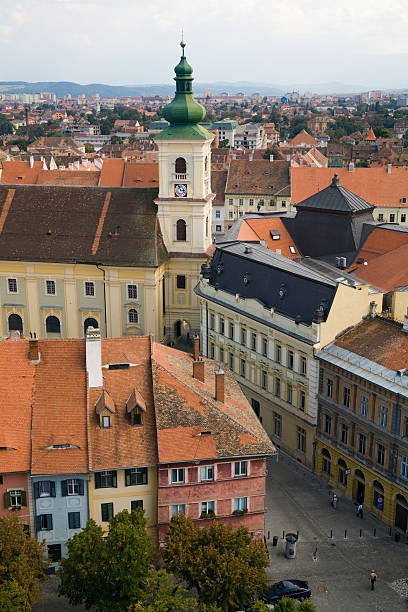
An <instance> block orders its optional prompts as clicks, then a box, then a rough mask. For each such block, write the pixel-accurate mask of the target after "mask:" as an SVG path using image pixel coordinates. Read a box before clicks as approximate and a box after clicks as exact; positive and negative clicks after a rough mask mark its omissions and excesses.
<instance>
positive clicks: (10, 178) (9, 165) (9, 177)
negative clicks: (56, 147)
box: [1, 161, 43, 185]
mask: <svg viewBox="0 0 408 612" xmlns="http://www.w3.org/2000/svg"><path fill="white" fill-rule="evenodd" d="M42 167H43V162H41V161H35V162H34V164H33V167H32V168H31V167H30V162H29V161H4V162H3V171H2V173H1V183H4V184H8V185H35V184H36V183H37V180H38V174H39V172H40V170H42Z"/></svg>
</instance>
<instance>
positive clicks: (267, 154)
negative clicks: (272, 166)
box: [263, 145, 281, 161]
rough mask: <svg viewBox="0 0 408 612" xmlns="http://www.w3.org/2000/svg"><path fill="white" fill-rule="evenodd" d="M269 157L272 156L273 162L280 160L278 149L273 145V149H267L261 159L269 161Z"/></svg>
mask: <svg viewBox="0 0 408 612" xmlns="http://www.w3.org/2000/svg"><path fill="white" fill-rule="evenodd" d="M271 155H273V159H274V161H276V160H277V159H281V156H280V153H279V149H278V147H277V146H276V145H273V147H268V148H267V149H266V151H265V153H264V154H263V158H264V159H270V156H271Z"/></svg>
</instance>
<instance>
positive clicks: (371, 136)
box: [364, 127, 377, 142]
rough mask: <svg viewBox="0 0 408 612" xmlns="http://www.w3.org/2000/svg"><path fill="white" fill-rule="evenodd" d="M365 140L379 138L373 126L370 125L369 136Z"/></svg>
mask: <svg viewBox="0 0 408 612" xmlns="http://www.w3.org/2000/svg"><path fill="white" fill-rule="evenodd" d="M364 140H369V141H374V142H375V141H376V140H377V136H376V135H375V134H374V130H373V128H371V127H370V129H369V132H368V134H367V136H366V137H365V138H364Z"/></svg>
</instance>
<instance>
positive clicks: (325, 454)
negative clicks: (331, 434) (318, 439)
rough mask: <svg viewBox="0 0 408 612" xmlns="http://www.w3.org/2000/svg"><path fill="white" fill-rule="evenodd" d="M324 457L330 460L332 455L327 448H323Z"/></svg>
mask: <svg viewBox="0 0 408 612" xmlns="http://www.w3.org/2000/svg"><path fill="white" fill-rule="evenodd" d="M322 455H323V457H327V458H328V459H330V453H329V451H328V450H327V448H322Z"/></svg>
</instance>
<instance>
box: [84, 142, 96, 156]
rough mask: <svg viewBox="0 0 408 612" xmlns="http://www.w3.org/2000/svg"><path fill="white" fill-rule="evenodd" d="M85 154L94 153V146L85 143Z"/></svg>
mask: <svg viewBox="0 0 408 612" xmlns="http://www.w3.org/2000/svg"><path fill="white" fill-rule="evenodd" d="M85 153H95V149H94V146H93V144H91V143H90V142H86V143H85Z"/></svg>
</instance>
